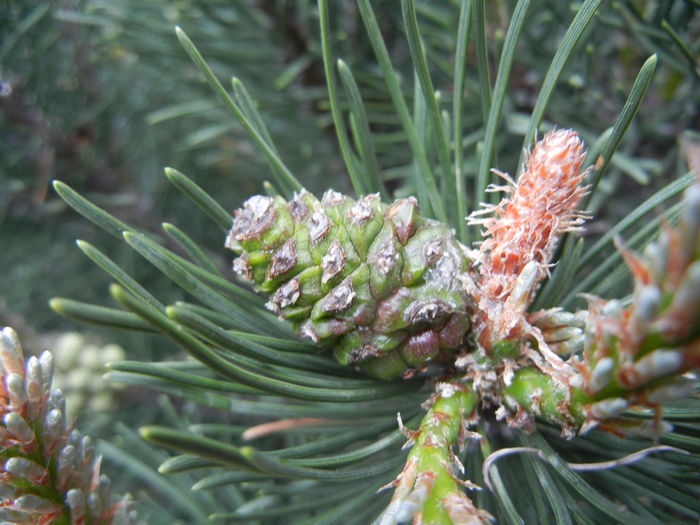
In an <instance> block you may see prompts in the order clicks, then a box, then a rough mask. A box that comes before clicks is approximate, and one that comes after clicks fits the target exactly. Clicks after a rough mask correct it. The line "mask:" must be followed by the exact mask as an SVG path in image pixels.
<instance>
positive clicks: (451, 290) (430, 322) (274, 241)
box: [226, 191, 470, 379]
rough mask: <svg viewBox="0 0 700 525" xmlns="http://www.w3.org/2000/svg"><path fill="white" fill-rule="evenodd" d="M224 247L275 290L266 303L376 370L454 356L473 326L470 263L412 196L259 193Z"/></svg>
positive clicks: (342, 358) (245, 271)
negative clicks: (467, 280)
mask: <svg viewBox="0 0 700 525" xmlns="http://www.w3.org/2000/svg"><path fill="white" fill-rule="evenodd" d="M226 247H228V248H230V249H232V250H234V251H235V252H237V253H239V254H240V256H239V257H238V258H237V259H236V260H235V261H234V269H235V270H236V271H237V272H238V273H239V274H240V275H242V276H243V277H244V278H246V279H248V280H251V281H253V282H254V283H255V287H256V289H257V290H260V291H263V292H267V293H269V294H270V300H269V302H268V303H267V306H268V308H270V309H271V310H273V311H274V312H276V313H278V314H279V315H280V317H282V318H284V319H288V320H290V321H292V322H293V323H294V324H295V326H296V328H297V329H298V330H299V331H300V333H301V334H303V335H305V336H307V337H310V338H311V339H312V340H314V341H316V342H319V343H321V344H333V348H334V352H335V356H336V358H337V359H338V361H339V362H341V363H343V364H352V363H359V364H361V366H362V367H363V368H364V369H365V370H366V371H367V372H369V373H370V374H372V375H375V376H377V377H381V378H386V379H388V378H392V377H396V376H398V375H400V374H402V373H403V372H404V371H405V370H406V369H408V368H410V367H417V366H421V365H423V364H425V363H426V362H428V361H431V360H436V359H444V358H447V357H449V356H451V355H452V354H453V353H454V352H455V351H456V350H457V349H458V348H459V347H460V346H461V345H462V342H463V338H464V335H465V333H466V332H467V330H468V329H469V318H468V316H467V308H468V297H467V293H466V291H465V286H464V283H463V279H464V275H465V274H466V270H467V268H468V267H469V264H470V261H469V260H468V259H467V257H466V255H465V250H464V248H463V247H462V246H461V245H460V244H459V243H458V242H457V240H456V239H455V237H454V234H453V232H452V230H450V229H449V228H448V227H446V226H444V225H442V224H440V223H437V222H435V221H432V220H429V219H426V218H424V217H421V215H420V213H419V209H418V203H417V201H416V200H415V199H414V198H412V197H409V198H407V199H401V200H397V201H396V202H394V203H393V204H391V205H385V204H382V203H381V202H380V200H379V196H378V195H367V196H365V197H362V198H360V199H358V200H353V199H351V198H349V197H347V196H344V195H342V194H340V193H337V192H335V191H327V192H326V193H325V194H324V196H323V198H322V199H321V200H320V201H319V200H318V199H316V198H315V197H314V196H313V195H311V194H310V193H308V192H306V191H302V192H300V193H298V194H295V196H294V198H293V200H291V201H289V202H287V201H285V200H284V199H283V198H281V197H279V196H275V197H266V196H261V195H256V196H253V197H251V198H250V199H248V200H247V201H246V202H245V203H244V205H243V208H241V209H238V210H236V211H235V212H234V220H233V226H232V228H231V231H230V232H229V235H228V238H227V240H226Z"/></svg>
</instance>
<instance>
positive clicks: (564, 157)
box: [468, 129, 588, 349]
mask: <svg viewBox="0 0 700 525" xmlns="http://www.w3.org/2000/svg"><path fill="white" fill-rule="evenodd" d="M584 157H585V151H584V148H583V142H582V141H581V139H580V138H579V136H578V134H576V133H575V132H574V131H571V130H566V129H561V130H557V131H553V132H551V133H548V134H547V135H545V136H544V138H543V139H542V140H540V141H539V142H537V143H536V144H535V147H534V149H533V151H532V153H531V154H530V155H529V156H528V158H527V160H526V163H525V169H524V171H523V173H522V175H521V176H520V178H519V179H518V181H517V183H514V182H513V181H512V179H510V177H509V176H508V175H506V174H503V173H500V172H496V173H498V175H500V176H501V177H503V178H504V179H505V180H506V181H508V184H507V185H503V186H490V187H489V189H488V191H503V192H505V193H506V194H508V195H507V196H506V197H505V198H504V199H502V200H501V202H499V203H498V204H496V205H490V204H485V205H483V207H482V209H480V210H478V211H476V212H474V213H472V215H470V216H469V218H468V223H469V224H478V225H481V226H483V227H484V232H483V235H484V239H485V240H484V242H483V244H482V245H481V250H480V252H479V257H478V261H477V262H478V276H477V277H476V279H475V284H476V287H475V290H474V291H473V292H474V296H475V299H476V301H477V312H476V317H477V319H478V322H477V329H478V330H479V332H480V333H479V335H480V337H479V339H480V342H481V344H482V345H484V346H485V347H486V348H487V349H488V348H490V347H491V345H492V344H493V343H495V342H496V341H499V340H502V339H507V338H510V337H515V336H518V335H523V334H522V332H523V329H524V330H525V332H530V331H531V329H532V327H530V326H529V325H528V324H527V323H526V321H525V311H526V309H527V307H528V306H529V304H530V302H531V301H532V296H533V294H534V291H535V290H536V288H537V286H538V285H539V283H540V281H541V280H542V279H543V278H544V277H545V276H546V275H548V273H549V265H550V259H551V257H552V254H553V253H554V250H555V248H556V245H557V242H558V240H559V238H560V237H561V234H562V233H564V232H568V231H574V230H578V229H579V228H580V226H581V224H583V222H584V220H585V218H586V217H585V215H583V214H582V213H580V212H579V211H578V207H579V205H580V203H581V200H582V199H583V197H584V196H585V195H586V192H587V190H588V187H586V186H582V185H581V182H582V180H583V178H584V177H585V176H586V172H581V170H580V168H581V163H582V162H583V159H584ZM529 263H532V264H529ZM531 335H536V334H532V333H531Z"/></svg>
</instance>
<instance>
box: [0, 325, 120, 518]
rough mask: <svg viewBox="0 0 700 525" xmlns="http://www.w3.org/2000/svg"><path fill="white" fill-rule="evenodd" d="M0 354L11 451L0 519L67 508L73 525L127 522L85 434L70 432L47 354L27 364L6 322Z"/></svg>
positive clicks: (5, 440) (0, 404)
mask: <svg viewBox="0 0 700 525" xmlns="http://www.w3.org/2000/svg"><path fill="white" fill-rule="evenodd" d="M0 358H1V359H2V363H3V369H2V370H0V372H2V376H1V377H0V380H2V382H3V383H4V384H5V388H4V389H0V415H2V421H3V424H4V429H2V432H0V450H4V451H5V452H6V453H7V454H8V455H10V456H11V457H10V458H9V459H7V460H6V461H5V462H4V465H3V467H4V475H3V476H0V477H1V478H2V482H1V483H0V501H1V502H2V505H0V521H3V522H9V523H51V522H53V521H54V520H55V519H56V518H58V517H59V516H62V515H65V516H70V522H71V523H73V524H76V525H96V524H98V523H99V524H100V525H109V524H112V523H115V520H117V519H119V520H121V521H120V522H119V523H129V522H130V520H129V519H127V518H128V517H126V511H125V510H122V509H121V507H123V505H121V507H117V506H115V505H112V503H111V501H110V495H109V481H108V479H107V478H106V477H105V476H104V475H102V476H100V473H99V467H100V458H97V459H95V457H94V448H93V447H92V445H91V443H90V439H89V438H87V437H82V436H81V435H80V433H79V432H78V431H77V430H73V431H71V432H70V434H68V429H67V426H68V425H67V424H66V418H65V398H64V396H63V394H62V393H61V392H60V390H57V389H52V388H51V377H52V370H53V358H52V357H51V354H50V353H48V352H44V353H43V354H42V355H41V356H40V357H39V358H38V359H37V358H36V357H32V358H30V359H28V360H27V362H26V364H25V362H24V358H23V355H22V351H21V347H19V341H18V340H17V338H16V335H14V332H13V331H12V330H11V329H10V328H5V329H4V330H3V331H2V333H1V334H0ZM5 457H7V456H5ZM98 480H99V481H98ZM86 509H89V512H87V510H86Z"/></svg>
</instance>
